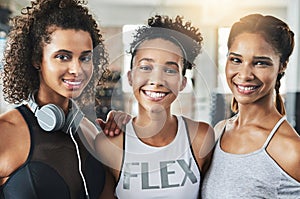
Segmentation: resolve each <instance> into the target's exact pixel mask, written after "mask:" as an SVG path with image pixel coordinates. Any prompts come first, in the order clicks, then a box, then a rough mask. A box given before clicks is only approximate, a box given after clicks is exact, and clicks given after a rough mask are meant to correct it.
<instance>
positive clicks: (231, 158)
mask: <svg viewBox="0 0 300 199" xmlns="http://www.w3.org/2000/svg"><path fill="white" fill-rule="evenodd" d="M284 120H285V117H283V118H281V119H280V120H279V121H278V122H277V124H276V125H275V126H274V128H273V130H272V131H271V133H270V134H269V136H268V138H267V140H266V141H265V143H264V145H263V147H262V148H261V149H259V150H256V151H254V152H252V153H248V154H231V153H227V152H225V151H223V150H222V148H221V146H220V139H219V140H218V142H217V145H216V148H215V151H214V155H213V159H212V163H211V165H210V169H209V170H208V172H207V173H206V175H205V177H204V180H203V186H202V199H241V198H242V199H253V198H265V199H275V198H276V199H277V198H280V199H299V198H300V183H299V182H297V181H296V180H295V179H293V178H292V177H291V176H290V175H289V174H287V173H286V172H285V171H284V170H282V169H281V167H280V166H279V165H278V164H277V163H276V162H275V161H274V160H273V159H272V157H271V156H270V155H269V154H268V153H267V151H266V148H267V146H268V144H269V142H270V141H271V139H272V137H273V135H274V134H275V132H276V131H277V129H278V128H279V126H280V125H281V124H282V122H283V121H284ZM223 132H224V131H223ZM299 169H300V167H299Z"/></svg>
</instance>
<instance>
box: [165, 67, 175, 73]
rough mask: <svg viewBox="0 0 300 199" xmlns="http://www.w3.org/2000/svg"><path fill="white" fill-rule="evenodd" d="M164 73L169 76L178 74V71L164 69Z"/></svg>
mask: <svg viewBox="0 0 300 199" xmlns="http://www.w3.org/2000/svg"><path fill="white" fill-rule="evenodd" d="M164 71H165V72H166V73H169V74H177V73H178V70H176V69H173V68H165V70H164Z"/></svg>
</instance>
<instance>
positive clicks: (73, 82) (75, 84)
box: [64, 80, 81, 86]
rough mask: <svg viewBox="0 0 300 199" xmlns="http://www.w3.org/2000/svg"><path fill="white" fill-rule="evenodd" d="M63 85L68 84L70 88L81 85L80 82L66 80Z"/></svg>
mask: <svg viewBox="0 0 300 199" xmlns="http://www.w3.org/2000/svg"><path fill="white" fill-rule="evenodd" d="M64 82H65V83H67V84H70V85H72V86H78V85H80V84H81V81H78V82H75V81H68V80H64Z"/></svg>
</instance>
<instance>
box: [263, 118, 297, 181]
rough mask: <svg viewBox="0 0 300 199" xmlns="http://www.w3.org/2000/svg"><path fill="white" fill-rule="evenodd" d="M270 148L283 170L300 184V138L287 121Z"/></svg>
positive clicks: (280, 128)
mask: <svg viewBox="0 0 300 199" xmlns="http://www.w3.org/2000/svg"><path fill="white" fill-rule="evenodd" d="M268 148H269V149H268V150H270V153H271V156H272V157H273V158H274V159H275V161H276V162H277V163H278V164H279V165H280V166H281V167H282V168H283V170H285V171H286V172H287V173H288V174H289V175H291V176H292V177H293V178H295V179H296V180H297V181H298V182H300V170H299V168H300V136H299V134H298V133H297V132H296V131H295V129H294V128H293V127H292V126H291V125H290V124H289V123H288V122H287V121H285V122H284V123H283V124H282V125H281V126H280V127H279V129H278V132H277V133H276V134H275V136H274V137H273V139H272V140H271V142H270V146H269V147H268Z"/></svg>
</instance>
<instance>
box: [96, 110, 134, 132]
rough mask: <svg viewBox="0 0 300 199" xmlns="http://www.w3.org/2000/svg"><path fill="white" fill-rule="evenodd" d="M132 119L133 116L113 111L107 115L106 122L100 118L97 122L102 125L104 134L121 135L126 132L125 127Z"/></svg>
mask: <svg viewBox="0 0 300 199" xmlns="http://www.w3.org/2000/svg"><path fill="white" fill-rule="evenodd" d="M130 119H131V115H129V114H128V113H125V112H122V111H115V110H111V111H110V112H109V113H108V114H107V119H106V121H103V120H102V119H100V118H97V119H96V122H97V123H98V124H99V125H100V127H101V129H102V130H103V132H104V133H105V134H106V135H108V136H111V137H113V136H115V135H119V134H120V132H122V131H123V130H124V127H125V125H126V124H127V123H128V122H129V120H130Z"/></svg>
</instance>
